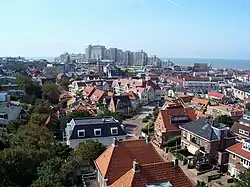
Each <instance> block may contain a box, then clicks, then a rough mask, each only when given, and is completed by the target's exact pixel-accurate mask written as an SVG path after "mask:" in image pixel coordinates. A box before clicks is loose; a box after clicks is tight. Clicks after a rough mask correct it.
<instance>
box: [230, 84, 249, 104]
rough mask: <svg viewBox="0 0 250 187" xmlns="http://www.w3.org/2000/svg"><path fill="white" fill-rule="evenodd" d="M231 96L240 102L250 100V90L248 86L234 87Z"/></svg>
mask: <svg viewBox="0 0 250 187" xmlns="http://www.w3.org/2000/svg"><path fill="white" fill-rule="evenodd" d="M232 92H233V96H234V97H235V98H238V99H240V100H242V101H244V100H245V99H249V98H250V88H249V86H244V87H243V86H241V87H239V86H235V87H233V88H232Z"/></svg>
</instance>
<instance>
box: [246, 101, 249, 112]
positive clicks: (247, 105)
mask: <svg viewBox="0 0 250 187" xmlns="http://www.w3.org/2000/svg"><path fill="white" fill-rule="evenodd" d="M246 109H247V110H248V111H250V103H247V104H246Z"/></svg>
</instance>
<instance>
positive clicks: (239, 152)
mask: <svg viewBox="0 0 250 187" xmlns="http://www.w3.org/2000/svg"><path fill="white" fill-rule="evenodd" d="M242 144H243V143H242V142H241V143H237V144H234V145H232V146H230V147H228V148H227V149H226V150H227V151H229V152H233V153H235V154H237V155H240V156H242V157H244V158H246V159H247V160H250V152H249V151H246V150H244V149H242Z"/></svg>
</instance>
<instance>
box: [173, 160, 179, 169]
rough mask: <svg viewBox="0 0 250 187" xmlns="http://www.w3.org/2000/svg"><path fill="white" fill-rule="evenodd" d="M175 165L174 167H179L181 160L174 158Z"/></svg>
mask: <svg viewBox="0 0 250 187" xmlns="http://www.w3.org/2000/svg"><path fill="white" fill-rule="evenodd" d="M173 164H174V167H177V166H178V165H179V160H178V159H177V158H174V160H173Z"/></svg>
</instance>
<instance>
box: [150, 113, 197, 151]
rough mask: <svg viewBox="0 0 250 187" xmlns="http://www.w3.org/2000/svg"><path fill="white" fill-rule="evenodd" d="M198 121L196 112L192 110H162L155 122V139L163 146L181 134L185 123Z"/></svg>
mask: <svg viewBox="0 0 250 187" xmlns="http://www.w3.org/2000/svg"><path fill="white" fill-rule="evenodd" d="M193 120H196V116H195V111H194V109H192V108H169V109H166V110H160V111H159V114H158V116H157V118H156V120H155V123H154V127H155V139H156V141H157V143H158V144H159V145H160V146H161V145H164V143H165V142H166V141H167V140H168V139H169V138H170V137H173V136H178V135H180V134H181V130H180V128H179V127H180V126H181V125H182V124H184V123H187V122H190V121H193Z"/></svg>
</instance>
